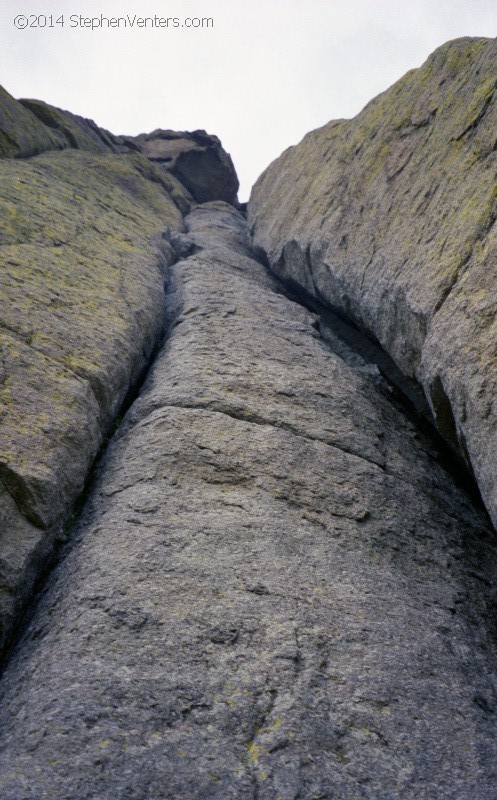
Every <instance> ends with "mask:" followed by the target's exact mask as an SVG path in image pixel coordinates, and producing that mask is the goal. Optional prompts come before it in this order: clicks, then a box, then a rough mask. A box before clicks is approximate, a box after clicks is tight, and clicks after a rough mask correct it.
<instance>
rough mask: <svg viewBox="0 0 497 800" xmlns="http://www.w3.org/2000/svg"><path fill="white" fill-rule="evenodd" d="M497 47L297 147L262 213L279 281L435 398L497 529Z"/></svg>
mask: <svg viewBox="0 0 497 800" xmlns="http://www.w3.org/2000/svg"><path fill="white" fill-rule="evenodd" d="M496 64H497V40H488V39H460V40H456V41H453V42H449V43H448V44H447V45H444V46H443V47H441V48H440V49H438V50H437V51H436V52H435V53H434V54H433V55H432V56H430V58H429V59H428V60H427V62H426V63H425V64H424V65H423V66H422V67H421V68H420V69H418V70H414V71H412V72H409V73H408V74H407V75H406V76H405V77H404V78H402V79H401V80H400V81H398V82H397V83H396V84H395V85H394V86H393V87H392V88H391V89H389V90H388V91H387V92H385V93H384V94H382V95H380V96H379V97H377V98H376V99H375V100H373V101H372V102H371V103H369V105H367V106H366V108H365V109H364V110H363V111H362V112H361V113H360V114H359V115H358V116H357V117H356V118H355V119H353V120H351V121H347V120H342V121H336V122H330V123H329V124H328V125H325V126H324V127H323V128H321V129H319V130H317V131H313V132H312V133H309V134H308V135H307V136H306V137H305V138H304V139H303V141H302V142H301V143H300V144H299V145H298V146H296V147H294V148H290V149H289V150H287V151H286V152H285V153H284V154H283V155H282V156H281V157H280V158H279V159H278V160H276V161H275V162H274V163H273V164H272V165H271V166H270V167H269V168H268V170H267V171H266V172H265V173H264V174H263V175H262V176H261V178H260V179H259V181H258V182H257V184H256V186H255V188H254V190H253V193H252V197H251V201H250V204H249V218H250V222H251V227H252V230H253V232H254V236H255V242H256V243H257V245H258V246H259V247H261V248H263V249H264V251H265V252H266V253H267V255H268V258H269V260H270V263H271V266H272V268H273V269H274V270H275V271H276V272H277V273H278V274H279V275H281V276H283V277H286V278H290V279H292V280H293V281H295V282H296V283H297V284H300V285H302V286H304V287H305V288H306V289H307V290H308V291H309V292H310V293H312V294H314V295H316V296H318V297H320V298H322V299H324V300H325V302H327V303H329V304H331V305H332V306H333V307H334V308H336V309H338V310H339V311H341V312H342V313H344V314H346V315H347V316H350V317H352V318H353V319H354V320H355V321H356V322H357V323H358V324H359V325H360V326H362V327H363V328H365V329H366V330H367V331H370V332H371V333H372V334H373V335H374V336H375V337H376V338H377V339H378V340H379V341H380V343H381V344H382V345H383V347H384V348H385V349H386V350H387V351H388V352H389V353H390V355H391V356H392V357H393V358H394V359H395V361H396V362H397V364H398V365H399V366H400V368H401V369H402V370H403V371H404V372H405V373H406V374H408V375H410V376H413V377H415V378H416V379H417V380H418V381H419V382H420V383H421V384H422V386H423V387H424V390H425V392H426V397H427V399H428V400H429V402H430V404H431V407H432V410H433V413H434V416H435V419H436V422H437V424H438V427H439V429H440V431H441V432H442V433H443V435H444V436H445V437H446V438H447V439H448V440H449V441H450V442H451V443H452V444H454V445H456V446H458V447H459V448H460V450H461V452H462V453H463V455H464V457H465V458H466V459H467V460H468V462H469V463H471V465H472V467H473V470H474V472H475V475H476V477H477V480H478V483H479V485H480V488H481V492H482V495H483V497H484V499H485V502H486V504H487V508H488V509H489V511H490V513H491V515H492V518H493V521H494V523H495V522H497V409H496V406H495V402H496V401H495V398H496V395H497V381H496V378H497V336H496V332H497V329H496V324H497V323H496V310H497V289H496V287H497V270H496V264H497V260H496V252H497V226H496V225H495V219H496V216H497V182H496V178H495V175H496V166H497V136H496V129H497V93H496V87H497V79H496Z"/></svg>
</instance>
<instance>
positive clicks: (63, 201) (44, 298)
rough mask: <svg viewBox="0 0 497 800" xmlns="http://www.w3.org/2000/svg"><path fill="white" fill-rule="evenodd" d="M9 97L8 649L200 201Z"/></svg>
mask: <svg viewBox="0 0 497 800" xmlns="http://www.w3.org/2000/svg"><path fill="white" fill-rule="evenodd" d="M0 101H1V102H0V127H3V130H4V136H5V138H4V139H1V138H0V141H7V140H8V142H10V143H12V142H16V143H17V150H12V151H9V153H8V154H6V153H5V151H4V152H3V155H9V156H11V157H10V158H3V159H1V160H0V176H1V183H2V197H1V199H0V259H1V266H0V347H1V351H0V493H1V496H2V501H1V503H0V651H1V650H2V649H3V647H4V645H5V643H6V641H7V640H8V637H9V635H10V632H11V630H12V628H13V626H14V625H15V624H16V622H17V620H18V617H19V613H20V611H21V610H22V608H23V607H24V604H25V602H26V600H27V599H28V598H29V596H30V593H31V590H32V587H33V584H34V581H35V580H36V577H37V575H38V574H39V573H40V570H41V569H42V568H43V565H44V564H45V563H46V560H47V557H48V556H49V554H50V553H51V551H52V548H53V545H54V542H55V541H56V540H60V539H61V538H62V539H63V538H64V537H65V535H66V530H65V529H66V527H67V524H68V523H70V518H71V514H72V511H73V508H74V504H75V501H76V500H77V498H78V496H79V495H80V493H81V491H82V490H83V487H84V484H85V481H86V478H87V475H88V472H89V469H90V467H91V465H92V463H93V461H94V459H95V456H96V455H97V453H98V451H99V449H100V447H101V446H102V443H103V441H104V438H105V437H107V436H108V435H109V433H110V432H111V429H112V426H113V425H114V421H115V419H116V417H117V416H118V414H119V412H120V409H121V406H122V404H123V403H124V402H125V401H126V398H127V396H128V395H129V393H130V391H132V390H133V387H134V386H136V384H137V382H138V381H139V380H140V377H141V376H142V374H143V371H144V370H145V368H146V367H147V366H148V362H149V359H150V357H151V355H152V353H153V351H154V348H155V347H156V346H157V344H158V342H159V341H160V338H161V336H162V333H163V330H164V325H165V316H164V281H165V278H166V267H167V264H168V263H169V262H170V261H171V259H172V258H174V254H173V252H172V250H171V247H170V245H169V244H168V243H167V242H166V240H165V239H164V238H163V233H164V232H165V231H166V230H167V229H168V228H175V229H177V230H181V229H182V227H183V213H184V212H185V211H188V210H189V209H190V208H191V206H192V205H193V204H194V201H193V198H192V197H191V195H190V193H189V191H188V190H187V189H186V188H185V187H184V186H183V184H181V183H180V182H179V181H178V180H177V179H176V178H175V177H174V176H173V175H171V174H170V172H168V171H166V170H164V169H161V168H160V167H158V166H157V165H154V164H153V163H152V162H150V161H149V160H148V159H147V158H146V157H144V156H143V155H141V154H140V153H139V152H138V147H135V148H134V150H135V151H136V152H135V151H132V150H131V149H130V148H129V147H126V148H125V152H123V153H121V154H119V153H118V152H117V144H116V143H117V142H118V139H117V138H116V137H112V135H111V134H109V135H106V134H105V132H101V129H99V128H97V126H96V125H95V124H94V123H93V122H91V121H88V120H84V119H82V118H81V117H76V116H75V115H72V114H69V113H68V112H61V111H59V110H58V109H52V108H51V107H50V106H47V105H46V104H43V103H36V102H28V103H24V104H21V103H19V102H17V101H15V100H14V99H13V98H11V97H10V95H8V94H7V93H6V92H4V91H3V90H2V94H1V95H0ZM28 108H29V109H30V111H28V110H27V109H28ZM33 112H35V113H36V114H37V116H38V117H39V120H40V121H38V120H37V117H35V116H33ZM70 131H72V133H70ZM64 132H65V133H64ZM2 135H3V134H2ZM64 135H67V137H69V139H70V141H71V143H72V144H71V145H70V142H69V140H68V139H67V138H66V139H64ZM54 137H55V138H54ZM105 137H106V138H107V141H106V140H105ZM207 138H208V137H207ZM111 139H112V140H113V141H111ZM216 141H218V140H216ZM113 142H114V143H113ZM213 146H214V145H213ZM216 147H217V149H218V150H221V148H220V144H217V145H216ZM61 148H62V149H63V152H61ZM41 150H45V152H43V153H42V154H41V155H38V156H36V157H35V158H27V156H30V155H32V154H33V153H37V152H39V151H41ZM0 152H1V151H0ZM12 156H16V157H12ZM21 156H23V157H22V158H21ZM226 158H228V157H227V156H226ZM199 172H200V174H201V169H199ZM232 183H233V181H232ZM214 193H215V192H214Z"/></svg>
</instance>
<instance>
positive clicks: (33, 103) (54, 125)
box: [19, 100, 119, 153]
mask: <svg viewBox="0 0 497 800" xmlns="http://www.w3.org/2000/svg"><path fill="white" fill-rule="evenodd" d="M19 103H21V105H23V106H24V107H25V108H27V109H29V111H31V112H32V113H33V114H34V115H35V117H38V119H39V120H40V122H42V123H43V124H44V125H46V126H47V127H48V128H51V129H52V130H53V131H54V134H55V136H56V137H57V139H58V141H59V142H60V147H61V149H63V148H65V147H72V148H74V149H76V150H87V151H88V152H90V153H108V152H111V153H115V152H118V144H119V139H118V138H117V137H115V136H113V134H111V133H109V131H106V130H104V129H103V128H99V127H98V125H96V124H95V123H94V122H93V120H91V119H85V117H80V116H78V115H76V114H71V112H70V111H63V110H62V109H61V108H55V107H54V106H50V105H49V104H48V103H44V102H42V101H41V100H19Z"/></svg>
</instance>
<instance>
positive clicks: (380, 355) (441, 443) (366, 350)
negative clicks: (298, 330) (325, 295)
mask: <svg viewBox="0 0 497 800" xmlns="http://www.w3.org/2000/svg"><path fill="white" fill-rule="evenodd" d="M256 257H257V259H258V260H259V261H260V262H261V263H262V264H264V266H265V267H266V269H267V270H268V272H269V273H270V275H271V277H272V278H273V280H274V281H275V284H276V288H277V290H279V291H280V292H281V294H283V295H284V296H285V297H288V299H289V300H292V301H293V302H294V303H298V304H299V305H301V306H304V308H307V309H308V310H309V311H311V312H312V313H313V314H316V315H317V316H318V317H319V321H317V323H316V326H315V327H316V330H317V331H318V332H319V334H320V336H321V340H322V341H323V344H325V346H327V347H328V348H329V349H331V350H332V352H334V353H335V354H336V355H340V354H339V353H336V350H335V348H334V347H333V346H332V345H331V343H330V342H329V341H328V340H327V335H326V332H327V330H328V331H330V332H331V333H332V335H334V337H338V339H340V340H342V341H343V342H344V344H345V345H346V347H347V348H349V349H350V350H352V351H354V352H355V353H356V354H357V355H358V356H359V357H360V359H363V360H364V361H365V362H367V364H369V365H371V366H376V367H377V368H378V370H379V372H380V374H381V376H382V377H383V379H384V381H385V384H386V387H385V388H386V389H387V392H388V398H389V400H390V401H391V402H392V403H393V404H394V405H395V406H396V407H397V408H398V409H400V410H401V411H402V413H403V414H404V415H405V416H406V417H407V418H408V419H409V421H410V422H411V423H412V424H413V425H415V427H416V428H417V429H418V430H419V431H420V433H422V434H423V435H424V436H426V437H427V438H428V439H429V440H430V441H431V442H432V444H433V446H434V448H435V451H436V453H437V460H438V462H439V463H440V464H441V466H442V467H443V468H444V469H445V470H446V471H447V472H448V473H449V474H450V475H451V476H452V478H453V479H454V482H455V484H456V485H457V487H458V488H459V489H461V491H463V492H464V493H465V494H466V495H467V496H468V497H469V498H470V499H471V501H472V502H473V503H474V505H475V506H476V507H477V508H478V509H479V510H480V511H482V512H483V514H484V515H485V517H486V519H487V520H488V523H489V526H490V527H493V524H492V521H491V520H490V517H489V514H488V512H487V510H486V507H485V505H484V503H483V500H482V496H481V492H480V489H479V486H478V483H477V481H476V478H475V476H474V473H473V470H472V468H471V465H470V464H469V463H468V461H467V460H466V458H465V457H464V455H465V454H464V453H461V450H460V447H459V440H458V437H457V435H455V437H454V436H451V435H448V436H445V433H446V432H445V429H442V428H440V430H439V429H437V423H438V415H437V420H436V421H435V420H434V418H433V415H432V413H431V409H430V406H429V404H428V401H427V400H426V397H425V394H424V392H423V389H422V388H421V386H420V385H419V384H418V383H417V382H416V381H414V380H412V379H411V378H409V377H407V376H406V375H405V374H404V373H403V372H402V371H401V370H400V369H399V367H398V366H397V364H396V363H395V362H394V360H393V359H392V358H391V356H390V355H388V353H387V352H386V351H385V350H384V349H383V347H382V346H381V345H380V343H379V342H378V340H377V339H375V338H374V337H373V336H371V335H370V334H367V333H365V332H364V331H362V330H361V329H360V328H359V327H358V326H357V325H356V324H355V322H354V321H353V320H352V319H351V318H349V317H346V316H345V314H343V312H338V311H337V310H335V309H333V308H331V307H330V306H327V305H325V304H324V303H323V302H321V301H320V300H317V299H316V298H315V297H313V296H312V295H311V294H309V292H308V291H307V290H306V289H304V288H303V287H302V286H300V284H298V283H296V282H294V281H292V280H288V281H283V280H282V279H281V278H279V277H278V276H277V275H276V274H275V273H273V271H272V270H271V267H270V265H269V262H268V259H267V257H266V255H265V253H263V252H262V251H261V250H260V249H259V248H257V251H256ZM450 413H451V414H452V411H450Z"/></svg>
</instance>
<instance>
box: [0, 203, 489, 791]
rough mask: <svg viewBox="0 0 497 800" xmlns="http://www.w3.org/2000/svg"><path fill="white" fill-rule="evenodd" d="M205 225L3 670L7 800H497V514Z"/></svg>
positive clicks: (194, 235) (377, 385) (234, 227)
mask: <svg viewBox="0 0 497 800" xmlns="http://www.w3.org/2000/svg"><path fill="white" fill-rule="evenodd" d="M186 223H187V227H188V234H187V235H185V236H181V235H180V236H175V237H173V241H174V245H175V247H176V249H177V251H178V252H182V253H183V254H184V255H187V257H185V258H184V259H183V260H181V261H179V262H178V263H177V264H176V265H175V266H174V267H173V268H172V276H171V277H172V281H171V283H170V284H169V294H168V303H169V308H168V313H169V315H170V319H172V320H173V322H172V324H171V329H170V331H169V336H168V339H167V341H166V344H165V346H164V348H163V350H162V352H161V353H160V354H159V356H158V358H157V360H156V363H155V366H154V368H153V370H152V372H151V374H150V376H149V378H148V380H147V383H146V385H145V387H144V389H143V391H142V393H141V395H140V397H139V399H138V400H137V401H136V402H135V404H134V405H133V406H132V408H131V409H130V411H129V412H128V414H127V416H126V418H125V421H124V423H123V425H122V427H121V428H120V430H119V432H118V434H117V435H116V437H115V439H114V441H113V442H112V444H111V446H110V447H109V449H108V451H107V453H106V455H105V457H104V459H103V460H102V463H101V465H100V468H99V474H98V476H97V479H96V481H95V485H94V487H93V490H92V493H91V496H90V498H89V501H88V504H87V506H86V507H85V509H84V512H83V514H82V517H81V519H80V521H79V523H78V525H77V528H76V532H75V537H74V540H73V542H72V544H71V546H70V547H69V549H68V553H67V555H66V557H65V559H64V560H63V561H62V562H61V564H60V565H59V567H58V569H57V571H56V573H55V574H54V576H53V580H52V581H51V584H50V585H49V586H48V587H47V590H46V592H45V594H44V596H43V598H42V600H41V603H40V605H39V608H38V610H37V612H36V614H35V615H34V616H33V619H32V621H31V624H30V626H29V628H28V630H27V631H26V634H25V636H24V638H23V641H21V642H20V644H19V646H18V648H17V650H16V652H15V653H14V654H13V657H12V659H11V661H10V664H9V666H8V668H7V670H6V671H5V673H4V676H3V681H2V697H1V703H0V708H1V717H0V720H1V725H0V730H1V733H0V794H1V796H2V798H3V800H19V798H20V797H22V798H26V800H28V798H33V800H34V799H35V798H36V800H39V798H41V797H50V796H54V797H60V798H62V797H71V798H72V799H73V800H80V799H81V800H82V799H83V798H85V800H89V798H97V797H98V798H102V799H103V798H106V799H107V798H109V800H110V798H112V800H117V799H118V798H122V799H124V798H126V800H147V799H148V800H159V798H168V799H169V800H171V798H178V800H179V799H180V798H182V799H183V798H190V797H191V798H193V797H198V798H219V800H221V798H222V800H226V798H240V800H247V798H259V800H261V799H262V800H277V798H285V800H297V798H306V800H311V798H314V800H316V798H318V797H319V798H341V799H343V800H345V798H352V797H354V798H359V797H361V798H375V800H380V798H381V800H397V799H398V798H399V797H402V798H403V799H404V798H405V799H407V800H420V799H421V798H426V800H428V798H430V800H431V798H433V797H436V798H437V799H440V800H448V799H449V798H450V799H451V800H456V798H457V800H489V799H490V798H492V797H496V796H497V795H496V793H495V785H496V783H495V778H496V776H495V763H496V756H497V745H496V739H495V730H494V712H495V707H496V706H495V694H494V688H495V663H496V660H495V656H496V654H495V648H494V643H493V642H494V639H493V633H494V631H493V627H492V626H493V623H492V617H491V614H490V612H489V605H490V604H491V600H492V598H491V593H490V590H489V586H490V585H493V584H495V577H496V576H495V566H494V565H495V564H496V563H497V560H496V558H495V555H496V554H495V550H494V545H493V539H492V534H491V531H490V530H489V529H488V527H487V523H486V519H485V517H484V516H483V515H482V513H481V512H480V511H478V510H476V509H475V508H473V507H472V506H471V503H470V502H469V500H468V499H467V498H466V497H465V496H464V494H463V493H462V492H461V490H460V489H458V488H457V487H456V486H455V485H454V482H453V480H452V478H451V477H450V475H448V474H447V473H446V472H444V470H443V469H442V468H441V466H440V465H439V464H438V463H437V453H436V451H435V449H434V448H433V446H432V444H431V443H430V442H429V441H427V440H426V439H425V438H424V437H423V435H421V434H420V433H419V432H418V431H417V430H416V429H415V428H414V427H413V425H412V423H410V422H409V421H408V420H407V419H406V418H405V417H404V416H403V414H402V412H401V411H400V410H399V409H398V408H397V407H396V406H395V405H394V404H393V403H392V402H391V400H390V398H389V396H388V390H387V388H386V387H385V386H384V385H383V384H382V382H381V380H379V379H378V377H374V376H372V375H371V374H369V373H368V370H366V369H364V367H363V366H362V365H361V363H360V359H357V358H356V357H353V356H354V354H352V353H351V354H350V358H347V352H346V348H344V347H342V348H341V353H342V357H339V356H338V355H336V354H335V353H333V352H331V351H330V349H329V348H328V347H327V346H325V344H324V343H323V342H322V341H321V340H320V338H319V336H318V334H317V332H316V318H315V317H314V315H313V314H311V313H310V312H308V311H307V310H305V309H304V308H302V307H301V306H299V305H297V304H295V303H293V302H291V301H290V300H288V299H287V298H286V297H285V296H283V295H282V294H281V293H279V292H278V290H277V287H276V286H275V285H274V283H273V282H272V280H271V279H270V278H269V277H268V275H267V274H266V272H265V270H264V268H263V267H262V265H261V264H260V263H258V262H257V260H255V258H254V257H253V254H252V253H251V251H250V248H249V246H248V244H247V240H246V234H245V229H244V223H243V220H242V218H241V217H240V216H239V215H238V214H237V213H236V212H235V211H234V209H232V208H230V207H229V206H227V205H225V204H223V203H213V204H212V203H210V204H206V205H203V206H200V207H199V208H198V209H196V210H195V211H194V212H193V213H192V214H191V215H190V216H189V217H188V218H187V221H186ZM188 254H189V255H188ZM353 365H355V366H353Z"/></svg>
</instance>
